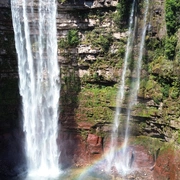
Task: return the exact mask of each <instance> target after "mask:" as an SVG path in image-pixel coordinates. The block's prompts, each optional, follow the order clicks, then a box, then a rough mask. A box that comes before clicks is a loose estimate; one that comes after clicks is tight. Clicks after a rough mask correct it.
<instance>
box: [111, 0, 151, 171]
mask: <svg viewBox="0 0 180 180" xmlns="http://www.w3.org/2000/svg"><path fill="white" fill-rule="evenodd" d="M144 6H145V7H144V8H145V11H144V17H143V24H142V33H141V37H140V45H139V52H138V60H137V64H136V68H135V72H136V76H137V77H136V82H135V84H134V87H133V88H132V89H131V90H130V92H131V93H130V99H129V104H128V106H127V107H128V108H127V109H128V110H127V118H126V124H125V136H124V143H123V148H122V152H121V154H120V155H118V153H117V152H116V149H117V148H118V144H117V141H118V128H119V123H120V121H121V106H122V104H123V101H124V96H125V80H126V76H125V74H126V70H127V67H128V64H127V61H128V59H129V58H130V56H131V55H132V54H131V53H132V48H133V41H134V37H135V29H136V23H135V22H134V11H135V10H134V8H135V0H134V1H133V5H132V10H131V15H130V20H129V36H128V41H127V46H126V54H125V58H124V68H123V72H122V76H121V84H120V87H119V91H118V94H117V98H116V112H115V117H114V124H113V129H112V133H111V150H110V153H109V154H108V156H107V161H108V171H109V170H110V169H111V168H112V167H115V168H116V170H117V171H118V172H120V173H122V174H126V173H127V172H129V171H130V170H131V167H130V165H129V164H130V159H131V157H132V152H131V151H130V152H129V151H128V149H127V143H128V139H129V121H130V116H131V109H132V107H133V106H134V105H135V104H136V103H137V94H138V90H139V85H140V72H141V61H142V56H143V48H144V42H145V35H146V28H147V25H146V24H147V14H148V8H149V0H145V1H144ZM119 156H121V157H119Z"/></svg>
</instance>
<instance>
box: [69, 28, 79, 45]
mask: <svg viewBox="0 0 180 180" xmlns="http://www.w3.org/2000/svg"><path fill="white" fill-rule="evenodd" d="M67 41H68V44H69V45H70V46H71V47H75V46H77V45H78V44H79V36H78V31H77V30H74V29H72V30H69V31H68V35H67Z"/></svg>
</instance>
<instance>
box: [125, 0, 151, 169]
mask: <svg viewBox="0 0 180 180" xmlns="http://www.w3.org/2000/svg"><path fill="white" fill-rule="evenodd" d="M144 6H145V11H144V18H143V24H142V33H141V34H142V35H141V39H140V46H139V55H138V60H137V65H136V68H135V71H136V74H137V78H136V82H135V84H134V87H133V88H132V89H131V94H130V100H129V104H128V112H127V119H126V130H125V140H124V148H123V157H125V158H124V163H125V166H126V167H128V166H129V161H130V158H131V154H130V156H128V155H129V154H128V153H127V143H128V139H129V121H130V116H131V109H132V107H133V106H134V105H135V104H136V103H137V94H138V90H139V86H140V73H141V64H142V57H143V48H144V43H145V36H146V29H147V14H148V9H149V0H145V1H144Z"/></svg>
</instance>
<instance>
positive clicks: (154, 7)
mask: <svg viewBox="0 0 180 180" xmlns="http://www.w3.org/2000/svg"><path fill="white" fill-rule="evenodd" d="M57 3H58V15H57V37H58V61H59V64H60V69H61V75H60V76H61V100H60V118H59V125H60V132H59V138H58V142H61V143H59V144H60V149H61V151H62V152H61V157H60V161H63V162H66V163H64V167H66V166H69V165H70V164H72V163H75V164H77V165H83V164H85V163H90V162H91V161H92V160H93V159H95V158H97V157H100V156H101V155H102V154H103V152H105V150H106V149H108V148H109V137H110V133H111V128H112V121H113V117H114V111H115V99H116V94H117V90H118V85H119V82H120V79H121V78H120V77H121V74H122V67H123V58H124V54H125V47H126V42H127V36H128V33H127V28H128V19H129V11H130V7H131V3H132V0H128V1H120V2H118V1H116V0H95V1H90V0H88V1H84V0H78V1H77V0H74V1H72V0H66V1H63V0H62V1H60V0H59V1H58V2H57ZM166 3H167V1H165V0H153V1H151V2H150V7H149V13H148V24H147V26H148V28H147V32H146V43H145V48H144V57H143V64H142V70H141V83H140V89H139V93H138V103H137V105H136V106H135V107H133V110H132V114H131V121H130V124H131V135H132V137H133V138H134V137H135V138H136V139H138V137H139V136H141V135H143V136H148V137H150V138H158V139H159V140H161V141H163V142H173V143H174V144H176V145H177V146H179V143H180V128H179V123H180V113H179V112H180V111H179V108H180V84H179V82H180V79H179V78H180V66H179V52H180V51H179V50H180V48H179V47H180V41H179V40H178V38H177V37H179V35H180V33H179V32H180V31H179V29H178V28H179V25H177V27H178V28H176V29H175V30H174V31H175V32H173V35H172V34H170V33H169V26H168V25H167V22H168V19H167V11H166V10H167V6H165V4H166ZM142 7H143V1H142V0H138V1H137V2H136V16H135V19H136V22H137V26H136V41H135V43H134V44H135V45H134V48H133V58H132V59H134V60H135V61H133V60H129V62H128V63H129V68H128V71H127V75H126V76H127V80H126V99H125V102H124V104H123V105H122V107H121V108H122V113H123V117H124V118H123V119H122V122H121V125H120V132H121V133H122V134H123V133H124V132H123V129H124V121H125V119H126V111H127V103H128V101H129V100H128V94H129V90H130V87H131V85H132V81H133V78H134V77H135V76H136V73H135V72H134V71H133V67H134V63H136V56H137V53H136V50H137V47H138V44H139V38H140V36H141V34H140V32H141V28H142V26H141V23H142V18H143V8H142ZM177 11H178V10H177ZM0 12H1V15H3V19H2V20H1V21H0V28H1V30H0V35H1V37H2V38H1V42H0V43H1V44H2V46H1V47H2V48H1V50H0V62H1V65H2V66H1V67H0V69H1V71H0V86H1V87H2V88H0V92H1V93H0V99H1V101H0V106H1V109H0V122H3V123H4V124H3V123H1V126H0V128H2V129H3V130H4V129H5V127H6V126H7V129H10V127H12V126H13V127H15V126H17V125H18V124H19V121H18V119H19V117H18V109H20V103H19V93H18V81H17V79H18V76H17V61H16V56H15V52H14V40H13V32H12V24H11V17H10V9H9V7H8V2H7V1H4V3H1V11H0ZM177 14H178V13H177ZM177 23H179V22H178V21H177ZM179 24H180V23H179ZM171 31H172V30H171ZM174 39H175V40H177V41H175V40H174ZM7 84H8V85H7ZM3 94H4V95H3ZM18 127H19V126H18ZM7 131H8V130H7ZM120 142H121V140H120ZM147 142H148V141H146V143H147ZM132 143H133V142H132ZM141 143H142V142H141ZM146 143H145V144H144V145H145V146H147V144H146ZM155 148H156V147H155ZM157 148H158V147H157Z"/></svg>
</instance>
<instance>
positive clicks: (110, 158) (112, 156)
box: [106, 0, 136, 171]
mask: <svg viewBox="0 0 180 180" xmlns="http://www.w3.org/2000/svg"><path fill="white" fill-rule="evenodd" d="M135 3H136V0H133V4H132V8H131V14H130V18H129V29H128V40H127V45H126V53H125V58H124V68H123V72H122V76H121V84H120V86H119V90H118V93H117V97H116V111H115V116H114V123H113V128H112V133H111V144H110V147H111V149H110V152H109V154H108V155H107V157H106V159H107V162H108V166H107V171H110V170H111V168H112V166H117V168H118V169H119V167H121V169H123V167H122V166H121V164H119V163H121V162H120V161H119V160H118V161H116V159H117V158H116V148H117V140H118V128H119V123H120V118H121V117H120V116H121V106H122V103H123V100H124V94H125V78H126V71H127V66H128V59H129V57H130V55H131V52H132V45H133V41H134V35H135V31H134V28H133V27H134V13H135ZM117 168H116V169H117Z"/></svg>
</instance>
